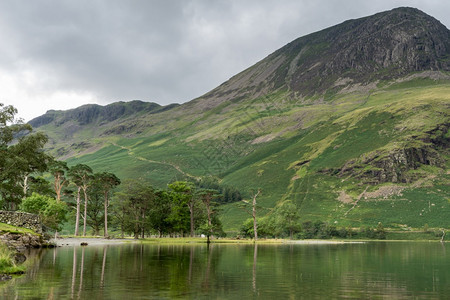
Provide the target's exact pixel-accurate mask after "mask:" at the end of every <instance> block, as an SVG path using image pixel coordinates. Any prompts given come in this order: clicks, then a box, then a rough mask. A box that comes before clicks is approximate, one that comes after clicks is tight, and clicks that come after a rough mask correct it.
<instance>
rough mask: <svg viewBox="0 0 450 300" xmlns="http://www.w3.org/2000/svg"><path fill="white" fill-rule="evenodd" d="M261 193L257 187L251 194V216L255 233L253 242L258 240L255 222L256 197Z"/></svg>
mask: <svg viewBox="0 0 450 300" xmlns="http://www.w3.org/2000/svg"><path fill="white" fill-rule="evenodd" d="M260 193H261V190H259V189H258V192H257V193H256V194H254V195H253V203H252V217H253V233H254V235H255V242H256V241H257V240H258V224H257V222H256V197H258V195H259V194H260Z"/></svg>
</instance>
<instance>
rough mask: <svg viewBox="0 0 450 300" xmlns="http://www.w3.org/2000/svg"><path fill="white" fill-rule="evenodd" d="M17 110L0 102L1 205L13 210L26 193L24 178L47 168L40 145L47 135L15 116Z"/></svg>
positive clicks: (43, 142) (45, 158)
mask: <svg viewBox="0 0 450 300" xmlns="http://www.w3.org/2000/svg"><path fill="white" fill-rule="evenodd" d="M16 114H17V110H16V109H15V108H14V107H13V106H4V105H3V104H2V103H0V195H1V198H2V200H3V202H4V205H5V208H7V209H11V210H14V209H16V207H17V205H18V204H20V201H21V199H22V198H23V197H24V196H25V194H26V193H27V188H28V185H27V178H28V176H30V174H32V173H35V172H44V171H45V170H46V169H47V163H48V160H49V156H48V155H46V154H45V153H44V152H43V151H42V149H43V147H44V145H45V143H46V142H47V137H46V136H45V135H44V134H42V133H33V132H32V130H33V129H32V127H31V126H30V125H28V124H23V122H22V121H21V120H16V119H15V118H14V116H15V115H16Z"/></svg>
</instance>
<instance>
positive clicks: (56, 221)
mask: <svg viewBox="0 0 450 300" xmlns="http://www.w3.org/2000/svg"><path fill="white" fill-rule="evenodd" d="M20 210H22V211H25V212H29V213H33V214H38V215H40V216H41V218H42V223H44V225H45V226H47V227H50V228H52V229H54V230H59V229H60V225H61V223H62V222H64V221H66V214H67V205H66V203H64V202H61V201H56V199H54V198H52V197H48V196H43V195H39V194H37V193H33V194H32V195H31V196H30V197H27V198H25V199H23V200H22V204H21V205H20Z"/></svg>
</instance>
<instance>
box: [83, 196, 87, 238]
mask: <svg viewBox="0 0 450 300" xmlns="http://www.w3.org/2000/svg"><path fill="white" fill-rule="evenodd" d="M83 192H84V219H83V236H86V222H87V205H88V197H87V193H86V189H83Z"/></svg>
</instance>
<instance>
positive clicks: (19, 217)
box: [0, 210, 42, 233]
mask: <svg viewBox="0 0 450 300" xmlns="http://www.w3.org/2000/svg"><path fill="white" fill-rule="evenodd" d="M0 222H1V223H5V224H8V225H12V226H18V227H24V228H28V229H31V230H33V231H35V232H37V233H42V222H41V218H40V217H39V216H38V215H35V214H30V213H26V212H17V211H4V210H0Z"/></svg>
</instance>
